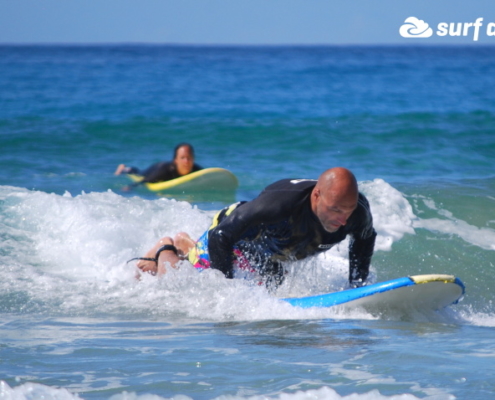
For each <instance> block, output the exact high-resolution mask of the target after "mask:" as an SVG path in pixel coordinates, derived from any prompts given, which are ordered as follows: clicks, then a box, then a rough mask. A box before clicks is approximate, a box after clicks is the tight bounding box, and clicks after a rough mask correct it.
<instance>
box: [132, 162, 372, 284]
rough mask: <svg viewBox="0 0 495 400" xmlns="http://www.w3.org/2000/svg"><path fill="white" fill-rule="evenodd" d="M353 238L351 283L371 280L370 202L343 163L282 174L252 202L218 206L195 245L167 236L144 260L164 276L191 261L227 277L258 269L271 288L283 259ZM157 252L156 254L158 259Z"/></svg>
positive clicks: (144, 265) (149, 269)
mask: <svg viewBox="0 0 495 400" xmlns="http://www.w3.org/2000/svg"><path fill="white" fill-rule="evenodd" d="M348 235H349V237H350V241H349V282H350V284H351V285H352V286H361V285H363V284H364V283H365V282H366V279H367V277H368V272H369V266H370V262H371V257H372V255H373V249H374V244H375V237H376V232H375V230H374V228H373V218H372V216H371V212H370V207H369V203H368V200H367V199H366V198H365V197H364V195H363V194H361V193H359V191H358V185H357V181H356V178H355V177H354V175H353V174H352V172H351V171H349V170H348V169H345V168H341V167H338V168H332V169H329V170H327V171H325V172H324V173H322V174H321V176H320V177H319V178H318V180H317V181H315V180H312V179H293V180H290V179H284V180H281V181H278V182H275V183H273V184H271V185H269V186H268V187H266V188H265V189H264V190H263V191H262V192H261V193H260V195H259V196H258V197H257V198H255V199H254V200H252V201H249V202H239V203H236V204H233V205H231V206H230V207H227V208H225V209H223V210H222V211H220V212H219V213H218V214H217V215H216V216H215V217H214V219H213V223H212V225H211V226H210V228H209V229H208V230H207V231H206V232H205V233H204V234H203V235H202V236H201V237H200V238H199V239H198V241H196V242H194V241H193V240H192V239H191V238H190V237H189V236H188V235H187V234H185V233H180V234H178V235H177V236H176V237H175V238H174V239H172V238H169V237H167V238H163V239H162V240H161V241H160V242H158V243H157V244H156V245H155V246H154V247H153V248H152V249H151V250H150V251H149V252H148V253H147V254H146V257H145V258H143V259H141V261H140V262H139V263H138V267H139V268H140V269H141V270H142V271H144V272H150V273H152V274H163V273H165V271H166V265H167V264H166V262H168V263H170V265H172V266H175V265H176V263H177V262H178V261H179V260H180V259H181V258H182V259H183V258H187V259H188V260H189V261H190V262H191V263H192V264H193V265H194V266H195V267H196V268H201V269H204V268H214V269H218V270H220V271H222V272H223V274H224V275H225V276H226V277H227V278H233V277H234V267H237V268H240V269H241V270H243V269H244V270H248V271H256V273H257V274H259V275H260V276H261V277H263V278H264V280H265V282H266V284H267V286H277V285H279V284H280V283H281V282H282V281H283V278H284V274H285V269H284V263H286V262H290V261H294V260H301V259H303V258H306V257H310V256H314V255H317V254H319V253H321V252H324V251H327V250H329V249H330V248H332V247H333V246H334V245H335V244H337V243H340V242H341V241H343V240H344V239H345V238H346V237H347V236H348ZM153 256H154V257H153Z"/></svg>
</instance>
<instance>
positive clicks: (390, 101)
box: [0, 45, 495, 400]
mask: <svg viewBox="0 0 495 400" xmlns="http://www.w3.org/2000/svg"><path fill="white" fill-rule="evenodd" d="M494 87H495V48H493V47H482V46H471V47H195V46H183V47H181V46H145V45H140V46H138V45H136V46H130V45H129V46H3V47H0V149H1V150H0V168H1V171H2V173H1V174H0V270H1V273H2V278H3V279H2V280H1V281H0V315H1V319H0V381H1V383H0V397H1V398H2V399H16V400H17V399H42V398H43V399H88V400H89V399H112V400H121V399H126V400H127V399H132V400H134V399H139V400H151V399H153V400H154V399H172V398H173V399H176V400H191V399H192V400H210V399H223V400H224V399H228V400H248V399H249V400H266V399H270V400H306V399H321V400H334V399H349V400H351V399H352V400H354V399H356V400H357V399H359V400H361V399H362V400H375V399H401V400H406V399H407V400H409V399H428V400H440V399H441V400H444V399H489V398H494V397H495V383H494V380H493V376H494V374H495V311H494V304H493V298H494V296H493V293H494V290H495V277H494V273H495V168H494V167H495V162H494V160H495V91H494V90H493V88H494ZM182 141H187V142H190V143H192V144H193V145H194V146H195V148H196V153H197V157H196V161H197V162H198V163H199V164H200V165H202V166H203V167H224V168H228V169H230V170H231V171H232V172H233V173H235V174H236V176H237V177H238V179H239V183H240V185H239V188H238V190H237V191H236V192H235V193H229V194H225V193H217V194H214V195H209V196H204V195H202V194H201V193H195V194H190V193H186V194H184V195H175V196H167V195H157V194H155V193H151V192H148V191H146V190H145V189H144V188H140V189H136V190H133V191H132V192H123V191H122V190H121V189H122V187H123V186H124V185H125V184H127V183H128V182H127V180H126V178H125V177H120V176H119V177H115V176H114V175H113V172H114V170H115V168H116V166H117V165H118V164H120V163H126V164H129V165H135V166H138V167H146V166H148V165H150V164H151V163H153V162H156V161H159V160H166V159H170V158H171V156H172V154H171V153H172V149H173V147H174V146H175V144H176V143H178V142H182ZM333 166H344V167H348V168H350V169H351V170H353V171H354V172H355V174H356V176H357V178H358V181H359V185H360V190H361V191H362V192H363V193H365V194H366V195H367V197H368V199H369V200H370V203H371V208H372V212H373V217H374V221H375V226H376V229H377V231H378V234H379V236H378V239H377V245H376V249H375V255H374V257H373V261H372V274H371V275H372V276H371V279H372V280H373V281H383V280H387V279H393V278H398V277H402V276H407V275H417V274H428V273H445V274H453V275H456V276H458V277H459V278H460V279H462V281H463V282H464V283H465V285H466V295H465V296H464V298H463V300H462V301H461V302H460V303H459V304H457V305H454V306H451V307H449V308H447V309H445V310H442V311H440V312H438V313H435V314H433V315H431V314H429V315H425V314H423V313H421V312H420V311H418V310H415V311H414V312H410V313H407V314H391V313H389V312H385V311H383V312H379V313H374V314H370V313H367V312H365V311H363V310H358V309H356V310H352V311H345V312H344V311H342V310H339V309H308V310H302V309H298V308H294V307H291V306H289V305H288V304H286V303H283V302H281V301H280V300H278V298H277V297H283V296H300V295H305V294H317V293H323V292H328V291H334V290H341V289H343V288H344V287H345V285H346V275H347V273H346V270H347V262H348V261H347V254H346V243H342V244H341V245H339V246H338V247H336V248H334V249H332V250H331V251H330V252H328V253H327V254H325V255H323V256H320V257H317V258H314V259H309V260H304V261H301V262H298V263H296V264H294V265H292V266H291V271H290V275H289V277H288V279H287V280H286V282H285V283H284V285H282V286H281V287H280V288H279V290H278V292H277V293H275V295H273V294H270V293H267V292H266V291H265V290H264V289H263V288H261V287H258V286H256V285H253V284H252V283H251V282H249V281H244V280H226V279H224V278H223V277H222V276H221V275H220V274H219V273H218V272H216V271H205V272H203V273H197V271H195V270H194V269H193V268H192V267H190V266H188V265H186V264H184V265H183V266H182V267H181V268H180V269H179V270H176V271H172V272H171V273H169V274H167V275H166V276H165V277H163V279H157V278H155V277H151V276H145V277H143V278H142V279H141V280H136V279H135V270H134V267H133V265H132V263H130V264H126V261H127V260H129V259H130V258H132V257H136V256H139V255H141V254H142V253H143V252H144V251H146V250H147V249H148V248H149V247H150V246H151V245H152V244H153V243H154V242H155V241H156V240H157V239H158V238H159V237H161V236H164V235H173V234H175V233H176V232H178V231H181V230H182V231H187V232H189V233H190V234H191V235H192V236H199V235H200V234H201V233H202V232H203V231H204V230H205V229H206V228H207V227H208V225H209V221H210V219H211V216H212V215H213V214H214V213H215V211H216V210H219V209H220V208H222V207H223V206H225V205H227V204H229V203H230V202H233V201H237V200H249V199H251V198H253V197H255V196H256V195H257V193H258V192H259V191H260V190H262V189H263V187H264V186H266V185H267V184H269V183H271V182H273V181H275V180H277V179H281V178H317V177H318V175H319V174H320V173H321V172H322V171H323V170H325V169H327V168H330V167H333Z"/></svg>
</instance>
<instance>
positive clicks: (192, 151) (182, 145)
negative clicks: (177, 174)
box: [174, 142, 194, 160]
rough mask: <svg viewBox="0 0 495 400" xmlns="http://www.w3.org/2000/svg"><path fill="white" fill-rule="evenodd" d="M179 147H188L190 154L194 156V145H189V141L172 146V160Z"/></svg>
mask: <svg viewBox="0 0 495 400" xmlns="http://www.w3.org/2000/svg"><path fill="white" fill-rule="evenodd" d="M181 147H188V148H189V151H190V152H191V154H192V156H193V157H194V147H192V145H190V144H189V143H185V142H184V143H179V144H178V145H177V146H175V148H174V160H175V159H176V158H177V152H178V151H179V149H180V148H181Z"/></svg>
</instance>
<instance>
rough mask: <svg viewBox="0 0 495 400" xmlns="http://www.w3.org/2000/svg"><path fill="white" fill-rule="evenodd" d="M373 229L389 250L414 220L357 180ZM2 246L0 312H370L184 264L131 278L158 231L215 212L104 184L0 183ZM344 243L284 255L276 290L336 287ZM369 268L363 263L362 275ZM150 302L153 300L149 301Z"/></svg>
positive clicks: (343, 268) (210, 315) (253, 315)
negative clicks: (308, 305) (94, 187)
mask: <svg viewBox="0 0 495 400" xmlns="http://www.w3.org/2000/svg"><path fill="white" fill-rule="evenodd" d="M361 190H362V191H363V192H364V193H365V194H366V195H367V197H368V198H369V200H370V203H371V208H372V211H373V214H374V219H375V226H376V229H377V231H378V234H379V236H378V240H377V251H380V250H390V247H391V245H392V244H393V243H394V242H396V241H398V240H401V239H402V238H403V237H404V236H405V235H410V234H414V228H413V227H414V226H416V225H417V224H419V223H420V221H421V220H419V218H417V217H416V216H415V215H414V213H413V212H412V208H411V206H410V204H409V203H408V201H407V199H406V198H405V196H404V195H402V194H401V193H400V192H399V191H397V190H396V189H395V188H393V187H392V186H391V185H389V184H388V183H386V182H385V181H383V180H379V179H377V180H375V181H372V182H364V183H362V184H361ZM0 208H1V213H0V229H1V231H0V234H1V235H2V238H3V243H2V244H3V250H2V252H0V263H1V265H2V266H3V274H4V279H3V280H2V281H1V282H0V290H1V292H2V293H3V295H2V296H3V297H2V299H1V300H0V307H1V310H2V311H4V312H14V313H16V312H27V313H37V314H46V315H70V316H72V315H94V314H95V313H97V314H120V313H124V314H125V315H130V316H132V315H139V316H148V317H156V316H157V315H158V316H167V315H170V314H174V315H180V316H182V317H184V318H193V319H200V320H212V321H226V320H227V321H228V320H233V319H236V320H261V319H284V318H290V319H293V318H300V319H307V318H336V319H340V318H361V319H375V318H376V317H373V316H371V315H369V314H366V313H364V312H361V311H358V310H356V311H355V312H353V313H352V315H350V314H349V313H347V314H342V313H341V312H339V311H338V310H334V309H311V310H302V309H301V310H299V309H295V308H294V307H291V306H290V305H288V304H286V303H285V302H283V301H281V300H279V299H278V298H277V297H275V296H274V295H273V294H272V293H268V292H267V291H266V290H265V289H264V287H260V286H257V285H256V284H253V283H252V282H249V281H245V280H226V279H224V278H223V276H222V275H221V274H220V273H219V272H218V271H215V270H209V271H204V272H203V273H201V274H198V272H197V271H196V270H195V269H194V268H193V267H192V266H190V265H189V264H188V263H184V265H183V266H182V267H181V268H180V269H179V270H171V271H170V273H168V274H167V275H166V276H165V277H164V278H163V279H156V278H155V277H152V276H149V275H145V276H143V277H142V279H141V280H140V281H137V280H136V279H135V273H136V270H135V267H134V266H133V265H132V263H131V264H126V261H127V260H129V259H130V258H133V257H136V256H140V255H142V254H143V253H144V252H145V251H146V250H147V249H148V248H149V247H150V246H152V245H153V244H154V243H155V242H156V240H157V239H158V238H160V237H162V236H173V235H174V234H175V233H177V232H179V231H186V232H188V233H190V234H191V236H193V237H199V236H200V235H201V234H202V233H203V231H204V230H205V229H207V227H208V226H209V224H210V221H211V217H212V215H213V214H214V213H215V211H203V210H200V209H198V208H197V207H195V206H191V205H190V204H189V203H186V202H180V201H175V200H170V199H157V200H145V199H142V198H139V197H130V198H126V197H122V196H120V195H118V194H115V193H113V192H111V191H108V192H104V193H89V194H87V193H82V194H80V195H77V196H72V195H71V194H69V193H65V194H64V195H63V196H59V195H56V194H47V193H43V192H37V191H28V190H26V189H20V188H12V187H5V186H3V187H1V186H0ZM347 247H348V242H347V241H344V242H342V243H340V244H339V245H337V246H335V247H334V248H333V249H331V250H330V251H328V252H325V253H322V254H320V255H319V256H318V257H314V258H310V259H306V260H302V261H299V262H297V263H292V264H291V265H290V266H289V268H288V269H289V274H288V276H287V278H286V281H285V283H284V285H282V286H281V287H280V288H279V289H278V291H277V292H276V296H278V297H293V296H303V295H314V294H321V293H325V292H331V291H337V290H342V289H344V288H346V286H347V273H348V254H347V253H348V249H347ZM375 276H376V271H375V270H374V268H373V266H372V268H371V281H374V280H375ZM150 304H153V307H150Z"/></svg>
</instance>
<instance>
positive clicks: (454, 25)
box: [399, 17, 495, 42]
mask: <svg viewBox="0 0 495 400" xmlns="http://www.w3.org/2000/svg"><path fill="white" fill-rule="evenodd" d="M482 27H483V18H478V19H476V21H474V22H450V23H448V22H440V23H439V24H438V25H437V27H436V28H437V30H436V31H435V32H434V31H433V29H432V28H430V25H429V24H428V23H426V22H425V21H423V20H422V19H419V18H416V17H409V18H406V20H405V21H404V24H402V26H401V27H400V28H399V33H400V35H401V36H402V37H404V38H429V37H431V36H433V35H434V34H435V35H436V36H451V37H455V36H472V37H473V41H475V42H476V41H477V40H478V39H479V37H480V33H482V32H483V31H484V32H485V33H486V36H495V22H490V23H488V24H487V25H486V29H483V30H482V29H481V28H482Z"/></svg>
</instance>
